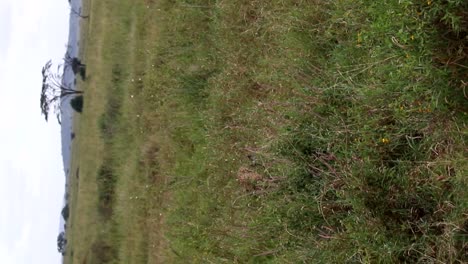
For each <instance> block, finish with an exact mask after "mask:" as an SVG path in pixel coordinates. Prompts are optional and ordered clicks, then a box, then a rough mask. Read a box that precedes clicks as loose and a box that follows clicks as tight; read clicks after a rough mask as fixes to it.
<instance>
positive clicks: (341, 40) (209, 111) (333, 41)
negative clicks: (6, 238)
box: [65, 0, 468, 263]
mask: <svg viewBox="0 0 468 264" xmlns="http://www.w3.org/2000/svg"><path fill="white" fill-rule="evenodd" d="M84 10H89V12H90V18H89V19H88V20H83V23H82V26H83V34H82V36H83V37H84V41H83V43H85V44H84V46H82V58H83V61H84V62H85V63H86V65H88V69H87V73H88V76H89V77H88V78H87V80H86V81H85V82H82V83H80V84H79V85H80V86H81V87H82V88H83V90H85V94H84V102H85V107H84V109H83V113H82V115H81V116H80V117H79V118H77V120H76V125H75V127H76V128H77V129H76V130H77V134H76V135H77V136H76V139H75V140H74V145H73V162H72V163H73V164H72V171H75V170H76V169H77V168H79V177H73V178H72V179H71V181H70V183H71V184H70V189H69V193H70V218H69V221H68V223H67V225H68V229H67V239H68V241H69V242H68V247H67V254H66V256H65V263H210V262H213V263H221V262H230V263H231V262H232V263H263V262H268V263H298V262H304V263H311V262H313V263H400V262H401V263H426V262H428V263H464V262H467V261H468V255H466V252H467V249H468V241H467V232H468V215H467V213H466V212H467V208H468V194H467V191H466V186H467V179H466V177H465V175H467V173H468V171H467V166H466V162H465V160H466V149H467V146H466V136H467V130H466V121H467V117H466V111H467V103H466V99H467V98H466V94H465V89H466V82H467V80H466V76H467V75H466V73H467V70H466V65H467V52H466V44H467V43H466V42H467V41H466V34H467V32H466V27H465V25H466V23H467V20H466V17H467V16H466V12H467V10H468V7H467V5H466V3H465V2H464V1H450V2H444V1H416V0H414V1H410V0H408V1H399V2H397V1H393V2H383V1H378V2H375V1H334V2H325V1H318V0H310V1H282V0H269V1H265V0H256V1H214V0H192V1H188V0H186V1H183V0H146V1H143V0H137V1H129V0H107V1H93V0H88V1H85V6H84Z"/></svg>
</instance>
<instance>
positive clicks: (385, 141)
mask: <svg viewBox="0 0 468 264" xmlns="http://www.w3.org/2000/svg"><path fill="white" fill-rule="evenodd" d="M380 142H382V143H383V144H388V143H390V139H388V138H381V139H380Z"/></svg>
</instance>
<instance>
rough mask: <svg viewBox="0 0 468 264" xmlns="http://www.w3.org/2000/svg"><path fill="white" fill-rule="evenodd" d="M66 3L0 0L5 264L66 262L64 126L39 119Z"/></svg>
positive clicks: (63, 36)
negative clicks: (61, 242) (62, 233)
mask: <svg viewBox="0 0 468 264" xmlns="http://www.w3.org/2000/svg"><path fill="white" fill-rule="evenodd" d="M69 14H70V13H69V8H68V1H66V0H41V1H38V0H0V124H1V128H0V263H1V264H10V263H11V264H23V263H28V264H31V263H39V264H42V263H47V264H49V263H51V264H53V263H61V255H60V254H59V253H58V251H57V235H58V233H59V223H60V211H61V209H62V207H63V195H64V191H65V176H64V172H63V163H62V156H61V147H60V144H61V140H60V127H59V126H58V124H57V122H56V120H55V118H51V119H50V121H49V123H46V122H45V120H44V118H43V117H42V116H41V114H40V108H39V96H40V88H41V82H42V76H41V69H42V66H43V65H44V64H45V63H46V62H47V61H48V60H49V59H52V60H53V62H55V64H57V63H60V60H61V58H63V56H64V53H65V46H66V43H67V39H68V19H69Z"/></svg>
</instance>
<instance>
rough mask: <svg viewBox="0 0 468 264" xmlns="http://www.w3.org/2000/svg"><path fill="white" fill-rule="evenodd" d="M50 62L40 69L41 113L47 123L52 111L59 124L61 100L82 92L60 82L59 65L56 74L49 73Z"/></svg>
mask: <svg viewBox="0 0 468 264" xmlns="http://www.w3.org/2000/svg"><path fill="white" fill-rule="evenodd" d="M51 67H52V61H48V62H47V63H46V64H45V65H44V67H42V90H41V99H40V103H41V113H42V115H44V117H45V120H46V121H48V119H49V113H50V111H54V113H55V115H56V116H57V120H58V122H59V123H60V105H61V102H62V100H63V99H65V98H67V97H69V96H75V95H79V94H83V92H82V91H78V90H75V89H73V88H71V85H66V84H64V83H63V81H62V74H61V73H60V70H61V65H59V66H58V67H57V73H54V72H52V71H51V69H50V68H51Z"/></svg>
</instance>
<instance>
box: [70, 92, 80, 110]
mask: <svg viewBox="0 0 468 264" xmlns="http://www.w3.org/2000/svg"><path fill="white" fill-rule="evenodd" d="M70 105H71V107H72V108H73V110H75V111H76V112H78V113H81V112H82V111H83V96H82V95H80V96H77V97H75V98H73V99H72V100H71V101H70Z"/></svg>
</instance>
